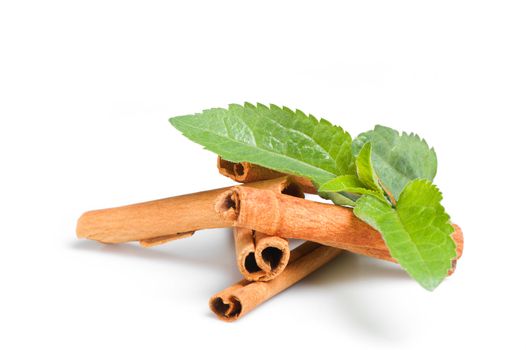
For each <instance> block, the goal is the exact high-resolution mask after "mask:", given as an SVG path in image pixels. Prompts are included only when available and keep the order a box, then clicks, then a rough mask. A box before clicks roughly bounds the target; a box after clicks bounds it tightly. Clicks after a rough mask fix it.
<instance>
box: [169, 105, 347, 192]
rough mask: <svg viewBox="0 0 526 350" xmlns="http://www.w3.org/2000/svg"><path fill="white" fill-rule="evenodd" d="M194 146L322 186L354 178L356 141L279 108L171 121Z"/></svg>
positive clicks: (236, 109) (235, 109)
mask: <svg viewBox="0 0 526 350" xmlns="http://www.w3.org/2000/svg"><path fill="white" fill-rule="evenodd" d="M170 122H171V123H172V125H173V126H174V127H175V128H177V129H178V130H179V131H181V132H182V133H183V135H185V136H186V137H188V138H189V139H190V140H192V141H194V142H197V143H199V144H201V145H203V146H204V147H205V148H206V149H208V150H210V151H212V152H215V153H217V154H219V155H220V156H221V157H223V158H225V159H227V160H229V161H232V162H243V161H246V162H251V163H254V164H259V165H261V166H264V167H267V168H270V169H274V170H277V171H281V172H284V173H287V174H294V175H299V176H304V177H307V178H309V179H311V180H312V181H314V182H315V183H316V184H322V183H325V182H327V181H329V180H331V179H333V178H335V177H337V176H339V175H344V174H349V173H350V171H351V168H352V166H353V164H354V157H353V155H352V151H351V143H352V139H351V136H350V135H349V134H348V133H347V132H345V131H344V130H343V129H342V128H340V127H338V126H334V125H332V124H331V123H329V122H328V121H326V120H324V119H321V120H317V119H316V118H314V117H313V116H311V115H306V114H304V113H303V112H301V111H300V110H296V111H292V110H290V109H288V108H286V107H283V108H280V107H278V106H275V105H270V107H267V106H264V105H261V104H258V105H256V106H254V105H251V104H248V103H246V104H244V105H243V106H241V105H237V104H232V105H230V106H229V107H228V109H223V108H214V109H208V110H205V111H203V112H202V113H198V114H195V115H186V116H180V117H174V118H171V119H170Z"/></svg>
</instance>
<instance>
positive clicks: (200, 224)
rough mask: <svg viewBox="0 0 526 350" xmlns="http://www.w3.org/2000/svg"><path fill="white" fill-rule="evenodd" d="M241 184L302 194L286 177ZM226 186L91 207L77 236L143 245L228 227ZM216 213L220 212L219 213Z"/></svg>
mask: <svg viewBox="0 0 526 350" xmlns="http://www.w3.org/2000/svg"><path fill="white" fill-rule="evenodd" d="M244 186H251V187H254V188H265V189H268V190H271V191H276V192H279V193H283V194H290V195H293V196H303V193H302V191H301V189H300V188H299V187H298V185H297V184H295V183H294V182H293V181H291V180H290V179H289V178H281V179H272V180H266V181H258V182H252V183H250V184H246V185H244ZM227 189H228V188H221V189H216V190H211V191H204V192H198V193H193V194H187V195H182V196H176V197H171V198H165V199H160V200H155V201H150V202H145V203H138V204H132V205H127V206H123V207H117V208H109V209H101V210H93V211H89V212H86V213H84V214H82V216H81V217H80V218H79V220H78V222H77V236H78V237H79V238H88V239H93V240H97V241H100V242H104V243H123V242H129V241H139V242H141V244H142V245H144V246H152V245H156V244H162V243H165V242H167V241H170V240H174V239H179V238H184V237H189V236H191V235H192V233H193V232H194V231H196V230H202V229H206V228H220V227H232V226H233V218H234V216H232V218H229V215H228V212H232V215H233V211H232V210H229V209H228V208H216V206H218V205H219V206H221V205H227V206H228V205H230V203H229V202H228V199H225V198H222V196H224V195H226V194H225V191H226V190H227ZM219 212H221V213H222V214H221V215H220V214H219Z"/></svg>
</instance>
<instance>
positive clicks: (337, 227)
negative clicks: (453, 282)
mask: <svg viewBox="0 0 526 350" xmlns="http://www.w3.org/2000/svg"><path fill="white" fill-rule="evenodd" d="M221 198H223V200H224V201H225V202H224V203H223V204H222V205H218V206H217V208H218V210H219V213H220V214H221V215H223V214H222V212H224V213H225V216H228V217H229V218H230V220H233V221H234V225H235V226H237V227H244V228H248V229H252V230H256V231H261V232H265V233H267V234H269V235H277V236H280V237H284V238H295V239H303V240H307V241H313V242H317V243H320V244H323V245H327V246H331V247H336V248H340V249H345V250H349V251H351V252H354V253H358V254H362V255H367V256H371V257H375V258H378V259H383V260H389V261H395V260H394V259H393V258H392V257H391V255H390V254H389V250H388V249H387V246H386V245H385V243H384V240H383V239H382V236H381V235H380V233H379V232H378V231H376V230H375V229H374V228H372V227H371V226H369V225H368V224H366V223H365V222H363V221H361V220H360V219H358V218H357V217H356V216H355V215H354V214H353V211H352V210H351V209H349V208H345V207H341V206H337V205H332V204H324V203H318V202H312V201H309V200H306V199H301V198H294V197H291V196H283V195H281V194H276V193H274V192H272V191H267V190H261V189H255V188H249V187H243V186H239V187H234V188H232V189H230V190H228V191H226V192H225V193H224V194H223V195H222V197H221ZM454 227H455V232H454V233H453V234H452V237H453V239H454V240H455V242H456V246H457V259H458V258H460V256H461V255H462V249H463V245H464V244H463V243H464V241H463V236H462V231H461V229H460V227H458V226H456V225H454Z"/></svg>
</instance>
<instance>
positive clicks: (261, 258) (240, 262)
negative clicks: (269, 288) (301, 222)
mask: <svg viewBox="0 0 526 350" xmlns="http://www.w3.org/2000/svg"><path fill="white" fill-rule="evenodd" d="M234 240H235V244H236V262H237V267H238V269H239V272H241V274H242V275H243V277H245V279H247V280H249V281H269V280H271V279H273V278H274V277H276V276H277V275H279V274H280V273H281V272H282V271H283V269H285V266H287V263H288V261H289V257H290V249H289V243H288V241H287V240H286V239H284V238H281V237H278V236H268V235H266V234H264V233H260V232H255V231H254V230H250V229H246V228H241V227H234Z"/></svg>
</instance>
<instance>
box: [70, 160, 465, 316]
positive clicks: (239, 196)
mask: <svg viewBox="0 0 526 350" xmlns="http://www.w3.org/2000/svg"><path fill="white" fill-rule="evenodd" d="M217 166H218V169H219V172H220V173H221V174H222V175H225V176H228V177H230V178H232V179H233V180H235V181H237V182H241V183H243V184H242V185H236V186H233V187H230V188H220V189H214V190H210V191H204V192H199V193H193V194H187V195H182V196H177V197H171V198H166V199H160V200H155V201H150V202H145V203H139V204H132V205H127V206H123V207H118V208H110V209H102V210H94V211H89V212H86V213H84V214H83V215H82V216H81V217H80V218H79V220H78V224H77V236H78V237H79V238H87V239H93V240H97V241H100V242H104V243H124V242H130V241H138V242H139V243H140V244H141V245H142V246H144V247H151V246H155V245H158V244H163V243H166V242H169V241H172V240H177V239H181V238H186V237H190V236H192V235H193V233H194V232H195V231H197V230H202V229H208V228H221V227H232V228H233V236H234V240H235V247H236V262H237V266H238V268H239V271H240V272H241V274H242V275H243V277H244V279H242V280H241V281H239V282H237V283H235V284H233V285H232V286H230V287H228V288H226V289H224V290H222V291H220V292H218V293H217V294H215V295H214V296H212V297H211V299H210V302H209V305H210V308H211V310H212V311H213V312H214V313H215V314H216V315H217V316H218V317H219V318H220V319H221V320H224V321H234V320H236V319H238V318H239V317H241V316H242V315H244V314H246V313H247V312H249V311H250V310H252V309H253V308H255V307H256V306H258V305H259V304H261V303H263V302H264V301H266V300H268V299H269V298H271V297H272V296H274V295H276V294H277V293H279V292H281V291H283V290H284V289H286V288H288V287H290V286H291V285H293V284H295V283H296V282H298V281H299V280H301V279H302V278H304V277H305V276H307V275H309V274H310V273H311V272H313V271H315V270H316V269H318V268H319V267H321V266H323V265H324V264H326V263H327V262H329V261H330V260H331V259H333V258H334V257H336V256H337V255H338V254H340V253H341V252H343V251H350V252H353V253H357V254H362V255H366V256H369V257H372V258H376V259H382V260H388V261H392V262H395V263H396V260H395V259H393V258H392V257H391V255H390V254H389V250H388V249H387V247H386V245H385V243H384V241H383V239H382V237H381V235H380V233H379V232H377V231H376V230H374V229H373V228H372V227H371V226H369V225H367V224H366V223H364V222H363V221H361V220H359V219H358V218H356V216H354V214H353V211H352V209H349V208H346V207H342V206H337V205H333V204H325V203H319V202H314V201H310V200H307V199H305V198H304V197H305V196H304V194H305V193H316V189H315V187H314V186H313V184H312V183H311V182H310V181H309V180H308V179H305V178H301V177H297V176H287V175H286V174H282V173H279V172H275V171H273V170H270V169H266V168H263V167H260V166H257V165H254V164H250V163H231V162H229V161H226V160H224V159H221V158H218V162H217ZM453 226H454V228H455V231H454V233H453V234H452V237H453V239H454V241H455V243H456V247H457V259H458V258H460V256H461V255H462V249H463V236H462V231H461V230H460V228H459V227H458V226H456V225H453ZM289 238H291V239H301V240H305V241H306V242H305V243H303V244H302V245H300V246H299V247H297V248H296V249H294V250H292V251H290V250H289V243H288V241H287V239H289ZM455 263H456V260H455V261H454V262H453V268H452V269H451V271H450V274H451V273H452V272H453V270H454V266H455Z"/></svg>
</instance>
